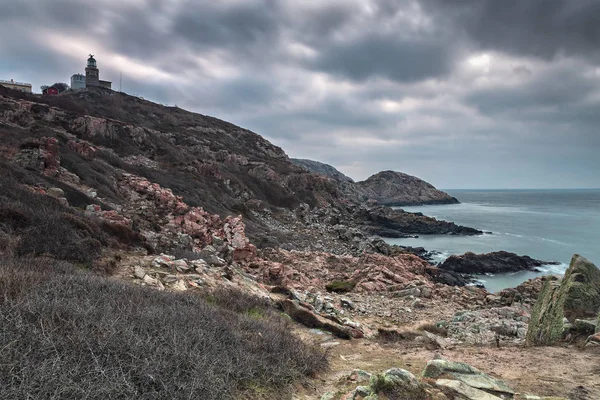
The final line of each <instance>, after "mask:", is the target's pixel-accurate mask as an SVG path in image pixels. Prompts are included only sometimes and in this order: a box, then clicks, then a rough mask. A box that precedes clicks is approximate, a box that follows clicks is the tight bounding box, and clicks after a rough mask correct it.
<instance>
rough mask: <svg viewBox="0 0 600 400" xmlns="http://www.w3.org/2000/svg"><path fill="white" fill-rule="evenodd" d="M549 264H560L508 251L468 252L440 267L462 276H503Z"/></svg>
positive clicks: (454, 257)
mask: <svg viewBox="0 0 600 400" xmlns="http://www.w3.org/2000/svg"><path fill="white" fill-rule="evenodd" d="M548 264H558V263H556V262H553V261H540V260H536V259H533V258H531V257H529V256H519V255H517V254H515V253H509V252H508V251H495V252H492V253H487V254H475V253H471V252H468V253H465V254H463V255H460V256H450V257H448V258H447V259H446V261H444V263H443V264H442V265H440V268H442V269H445V270H447V271H453V272H458V273H461V274H502V273H507V272H518V271H531V270H535V269H536V268H538V267H541V266H542V265H548Z"/></svg>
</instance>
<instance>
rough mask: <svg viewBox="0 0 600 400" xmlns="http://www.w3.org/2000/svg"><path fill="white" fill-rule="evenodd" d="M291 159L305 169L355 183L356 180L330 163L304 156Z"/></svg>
mask: <svg viewBox="0 0 600 400" xmlns="http://www.w3.org/2000/svg"><path fill="white" fill-rule="evenodd" d="M290 161H291V162H293V163H294V164H296V165H298V166H300V167H302V168H304V169H307V170H309V171H310V172H314V173H315V174H320V175H325V176H327V177H329V178H331V179H333V180H334V181H336V182H350V183H354V180H352V178H350V177H349V176H346V175H344V174H342V173H341V172H340V171H338V170H337V169H335V168H334V167H332V166H331V165H329V164H325V163H322V162H319V161H313V160H306V159H302V158H290Z"/></svg>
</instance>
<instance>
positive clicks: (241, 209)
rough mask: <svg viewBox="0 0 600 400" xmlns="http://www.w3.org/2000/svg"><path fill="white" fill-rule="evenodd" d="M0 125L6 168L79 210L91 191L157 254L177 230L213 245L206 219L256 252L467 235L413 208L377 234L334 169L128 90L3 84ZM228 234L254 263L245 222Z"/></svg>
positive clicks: (356, 250)
mask: <svg viewBox="0 0 600 400" xmlns="http://www.w3.org/2000/svg"><path fill="white" fill-rule="evenodd" d="M0 125H2V143H0V161H2V162H6V163H9V164H11V165H14V166H17V167H19V168H21V169H25V170H26V171H27V173H32V174H36V176H38V178H39V179H38V178H36V179H37V180H38V181H39V182H47V183H49V184H46V183H44V185H43V186H45V188H46V189H47V188H48V187H55V186H58V185H57V183H62V184H65V185H68V187H70V188H71V189H73V190H69V191H67V192H68V193H67V194H70V197H73V196H74V193H75V191H78V192H79V194H77V196H76V197H77V198H79V202H78V204H76V205H75V204H74V206H77V207H80V208H82V209H86V207H87V206H89V205H92V204H91V203H92V201H90V199H87V197H88V194H89V195H90V196H89V197H92V198H93V199H94V201H93V203H94V204H95V205H98V206H100V210H93V212H94V213H95V214H97V215H98V216H105V217H106V216H110V217H111V218H113V217H115V218H117V217H118V216H121V217H122V220H123V221H124V222H126V221H128V223H127V224H128V225H130V226H131V227H132V228H133V229H134V230H136V231H137V229H138V227H139V229H140V230H143V231H144V232H143V233H144V236H145V237H146V238H147V239H148V243H150V244H152V245H154V244H156V245H157V247H155V248H154V249H153V250H154V251H157V252H161V251H169V250H171V247H173V246H168V245H167V246H162V244H161V241H160V240H157V237H156V236H157V235H156V233H162V232H161V231H164V227H165V226H166V225H165V224H169V223H170V224H171V227H173V226H175V225H176V226H177V227H176V229H171V230H172V231H176V233H181V234H182V235H192V236H193V237H192V239H193V241H194V243H187V242H189V240H188V239H189V238H188V237H184V236H181V235H180V236H179V237H178V238H175V237H174V239H177V241H179V242H180V244H182V246H179V247H181V248H183V249H186V250H194V247H196V248H201V247H202V246H203V245H205V244H207V243H208V242H210V237H207V236H206V235H205V234H206V233H211V232H209V231H210V230H208V231H206V232H200V231H199V230H198V229H199V226H198V225H200V226H204V225H206V224H205V221H204V220H205V219H206V217H207V216H206V215H204V213H207V214H209V215H210V216H214V215H218V216H220V217H221V218H224V217H225V216H226V215H236V216H237V215H242V216H243V220H244V224H245V232H246V234H247V236H248V238H249V239H250V240H251V241H252V242H253V244H254V245H256V246H257V247H260V248H267V247H284V248H289V249H301V250H317V251H321V250H323V251H329V252H334V253H337V254H347V253H350V254H355V255H357V254H360V253H362V252H363V251H364V250H365V249H367V248H373V246H371V245H370V244H369V238H368V236H370V235H373V234H387V235H392V236H398V235H404V234H411V233H413V232H414V233H443V232H452V233H459V231H460V228H459V227H456V226H452V225H450V224H442V223H438V222H439V221H435V220H434V219H432V218H427V217H424V216H422V215H417V214H412V215H411V214H408V213H406V214H404V215H402V216H401V218H398V221H396V222H394V223H392V224H391V225H388V226H386V227H384V229H383V230H382V229H379V228H378V227H377V224H378V223H379V222H381V223H386V224H387V222H384V220H383V219H380V218H376V219H369V220H368V221H365V220H364V218H367V217H368V214H369V213H368V212H367V213H364V212H355V211H356V210H358V209H360V208H362V207H364V206H363V205H361V204H356V200H353V198H349V197H347V196H345V195H344V192H345V187H346V185H350V186H353V185H355V184H354V183H353V182H350V181H349V180H348V178H345V177H343V176H341V175H338V174H336V173H335V170H334V169H333V168H331V169H327V168H325V169H327V171H324V170H323V168H321V167H319V168H317V167H315V166H314V165H313V167H311V168H315V169H318V170H319V173H313V172H310V171H308V170H307V169H305V168H302V167H299V166H297V165H295V164H294V163H292V162H291V161H290V159H289V158H288V156H287V155H286V154H285V152H284V151H283V150H282V149H281V148H279V147H277V146H275V145H273V144H272V143H270V142H268V141H267V140H265V139H264V138H262V137H261V136H260V135H258V134H256V133H253V132H250V131H248V130H246V129H243V128H240V127H238V126H235V125H233V124H230V123H227V122H225V121H221V120H218V119H216V118H211V117H208V116H204V115H200V114H195V113H190V112H187V111H184V110H182V109H179V108H176V107H164V106H161V105H159V104H154V103H151V102H148V101H145V100H143V99H140V98H136V97H133V96H127V95H125V94H123V93H116V92H113V93H110V92H107V91H101V90H95V89H89V90H88V89H86V90H82V91H76V92H69V93H65V94H64V95H61V96H60V99H59V98H49V97H42V96H36V95H32V94H23V93H19V92H14V91H10V90H8V89H6V88H3V87H0ZM2 168H3V166H2V165H0V173H5V171H3V170H2ZM323 173H325V174H326V175H328V176H324V175H323ZM329 176H335V177H337V178H334V179H332V178H330V177H329ZM415 179H416V178H415ZM56 181H59V182H56ZM61 188H63V190H65V187H63V186H61ZM407 190H408V191H409V192H410V190H412V189H410V188H408V189H407ZM349 193H355V191H350V192H349ZM92 194H93V195H92ZM413 194H414V195H415V196H418V193H416V192H415V193H413ZM84 196H85V197H84ZM67 197H69V196H67ZM367 197H368V196H367ZM69 201H71V200H69ZM82 203H83V204H82ZM146 206H148V207H146ZM184 209H185V211H184ZM201 210H202V211H201ZM105 211H110V212H111V214H107V213H106V212H105ZM168 217H172V218H168ZM119 218H120V217H119ZM361 218H362V220H361ZM105 219H107V218H105ZM113 219H114V218H113ZM209 219H210V220H212V217H210V218H209ZM392 219H394V218H392ZM400 220H401V222H400ZM198 221H199V222H198ZM208 223H209V225H210V224H211V221H208ZM236 226H238V227H236ZM180 228H181V229H180ZM228 228H230V232H229V233H228V235H229V236H231V237H230V239H231V241H235V242H236V243H238V244H240V246H238V251H237V254H236V257H237V258H238V259H243V258H247V257H248V255H251V254H249V253H252V251H253V249H252V248H251V247H247V246H246V245H245V244H241V243H240V241H239V240H238V239H239V234H238V235H237V237H238V238H236V232H238V231H239V224H237V223H236V221H230V223H229V225H228ZM399 229H405V230H406V231H407V232H402V231H399ZM179 231H183V232H179ZM461 234H462V233H461ZM202 236H205V237H204V238H202ZM209 236H210V235H209ZM184 242H186V243H187V244H186V243H184ZM167 244H168V243H167ZM379 247H381V246H379ZM384 247H385V246H384Z"/></svg>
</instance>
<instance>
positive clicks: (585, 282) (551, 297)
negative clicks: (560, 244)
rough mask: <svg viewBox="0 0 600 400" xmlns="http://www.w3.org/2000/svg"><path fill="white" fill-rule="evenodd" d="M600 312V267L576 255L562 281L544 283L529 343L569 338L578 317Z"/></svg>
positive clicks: (595, 315) (534, 310) (528, 336)
mask: <svg viewBox="0 0 600 400" xmlns="http://www.w3.org/2000/svg"><path fill="white" fill-rule="evenodd" d="M599 311H600V270H599V269H598V268H597V267H596V266H595V265H594V264H592V263H591V262H590V261H588V260H586V259H585V258H584V257H582V256H580V255H578V254H575V255H574V256H573V258H572V259H571V264H570V266H569V268H568V269H567V272H566V273H565V276H564V278H563V279H562V280H560V281H555V280H549V281H547V282H546V283H545V284H544V287H543V288H542V291H541V292H540V295H539V297H538V299H537V301H536V303H535V306H534V308H533V312H532V314H531V322H530V323H529V328H528V330H527V344H528V345H533V346H535V345H551V344H554V343H556V342H558V341H560V340H561V339H563V338H564V337H565V335H567V334H568V333H569V331H570V330H571V328H572V324H573V323H575V321H576V320H577V319H586V318H596V317H597V315H598V312H599Z"/></svg>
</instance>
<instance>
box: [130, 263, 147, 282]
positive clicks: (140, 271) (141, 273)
mask: <svg viewBox="0 0 600 400" xmlns="http://www.w3.org/2000/svg"><path fill="white" fill-rule="evenodd" d="M133 276H134V277H136V278H137V279H144V277H145V276H146V270H144V268H142V267H140V266H139V265H136V266H135V267H134V268H133Z"/></svg>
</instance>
